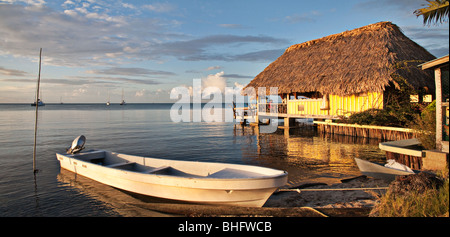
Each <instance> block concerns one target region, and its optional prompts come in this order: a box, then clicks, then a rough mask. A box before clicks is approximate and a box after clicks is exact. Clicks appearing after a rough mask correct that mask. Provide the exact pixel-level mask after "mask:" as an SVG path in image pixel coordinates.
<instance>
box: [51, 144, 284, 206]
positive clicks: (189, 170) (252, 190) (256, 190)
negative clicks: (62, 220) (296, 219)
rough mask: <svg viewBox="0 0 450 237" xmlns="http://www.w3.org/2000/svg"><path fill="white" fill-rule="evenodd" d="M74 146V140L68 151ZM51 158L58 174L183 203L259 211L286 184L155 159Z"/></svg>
mask: <svg viewBox="0 0 450 237" xmlns="http://www.w3.org/2000/svg"><path fill="white" fill-rule="evenodd" d="M74 144H75V146H74ZM76 144H77V142H76V140H75V141H74V143H73V146H72V149H73V148H75V147H76ZM83 144H84V142H83ZM81 148H82V147H79V148H78V150H79V149H81ZM69 151H70V149H69ZM56 156H57V159H58V160H59V162H60V164H61V167H62V168H64V169H67V170H70V171H72V172H75V173H77V174H79V175H83V176H86V177H88V178H91V179H93V180H96V181H98V182H101V183H104V184H107V185H110V186H113V187H116V188H119V189H123V190H126V191H130V192H134V193H139V194H143V195H148V196H154V197H158V198H164V199H172V200H178V201H183V202H192V203H201V204H211V205H231V206H247V207H261V206H263V205H264V203H265V202H266V200H267V199H268V198H269V197H270V196H271V195H272V193H273V192H274V191H276V190H277V189H278V188H279V187H281V186H283V185H285V184H286V182H287V172H286V171H282V170H276V169H271V168H264V167H258V166H251V165H238V164H225V163H212V162H195V161H178V160H167V159H157V158H149V157H143V156H135V155H126V154H120V153H116V152H109V151H103V150H90V151H85V152H80V153H76V154H59V153H57V154H56Z"/></svg>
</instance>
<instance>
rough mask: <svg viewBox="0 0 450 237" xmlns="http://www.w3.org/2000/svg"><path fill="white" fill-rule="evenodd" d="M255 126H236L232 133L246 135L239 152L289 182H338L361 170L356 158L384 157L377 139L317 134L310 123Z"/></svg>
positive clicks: (374, 158) (379, 159)
mask: <svg viewBox="0 0 450 237" xmlns="http://www.w3.org/2000/svg"><path fill="white" fill-rule="evenodd" d="M258 130H259V129H258V127H253V126H240V125H235V130H234V134H235V136H241V137H245V138H246V143H245V145H243V146H242V155H243V157H244V158H247V159H257V160H258V162H259V163H261V164H262V165H265V166H270V167H273V168H277V169H282V170H286V171H288V173H289V184H291V185H294V184H296V183H300V182H310V181H322V182H337V181H339V180H340V179H343V178H346V177H349V176H358V175H360V172H359V170H358V168H357V166H356V164H355V162H354V158H355V157H362V158H364V159H368V160H372V161H381V160H383V159H384V153H383V152H382V151H381V150H380V149H378V143H379V142H380V141H378V140H376V139H367V138H356V137H349V136H341V135H329V134H327V135H319V134H318V133H317V132H316V130H315V128H314V127H313V126H303V127H300V128H297V129H291V130H290V131H289V132H288V131H287V130H283V129H279V130H278V131H277V132H276V133H271V134H267V133H259V132H258Z"/></svg>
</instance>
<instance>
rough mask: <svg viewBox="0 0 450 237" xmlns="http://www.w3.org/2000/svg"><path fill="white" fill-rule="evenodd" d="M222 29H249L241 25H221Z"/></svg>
mask: <svg viewBox="0 0 450 237" xmlns="http://www.w3.org/2000/svg"><path fill="white" fill-rule="evenodd" d="M219 26H220V27H222V28H228V29H248V28H249V27H247V26H244V25H241V24H219Z"/></svg>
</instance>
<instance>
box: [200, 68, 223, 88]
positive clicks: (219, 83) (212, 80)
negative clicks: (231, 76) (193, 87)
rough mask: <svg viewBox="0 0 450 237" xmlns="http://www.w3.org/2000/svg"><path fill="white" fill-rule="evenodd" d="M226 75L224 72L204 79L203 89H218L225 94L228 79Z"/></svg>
mask: <svg viewBox="0 0 450 237" xmlns="http://www.w3.org/2000/svg"><path fill="white" fill-rule="evenodd" d="M224 74H225V73H224V72H223V71H222V72H218V73H216V74H210V75H208V76H207V77H205V78H202V88H203V89H206V88H208V87H212V88H217V89H219V90H220V91H221V92H222V93H223V92H224V91H225V87H226V86H227V79H226V78H225V77H223V75H224Z"/></svg>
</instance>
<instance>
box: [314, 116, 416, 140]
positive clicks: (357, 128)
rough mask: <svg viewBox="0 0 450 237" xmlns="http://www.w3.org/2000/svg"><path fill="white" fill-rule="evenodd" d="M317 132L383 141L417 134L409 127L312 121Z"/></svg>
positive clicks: (410, 137) (402, 138) (412, 136)
mask: <svg viewBox="0 0 450 237" xmlns="http://www.w3.org/2000/svg"><path fill="white" fill-rule="evenodd" d="M314 124H315V125H317V131H318V132H319V133H330V134H339V135H346V136H354V137H368V138H376V139H379V140H383V141H396V140H406V139H412V138H416V137H417V134H416V133H415V132H414V130H412V129H409V128H397V127H384V126H373V125H358V124H345V123H332V122H322V121H314Z"/></svg>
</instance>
